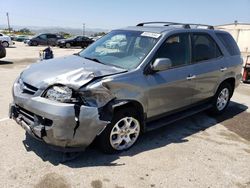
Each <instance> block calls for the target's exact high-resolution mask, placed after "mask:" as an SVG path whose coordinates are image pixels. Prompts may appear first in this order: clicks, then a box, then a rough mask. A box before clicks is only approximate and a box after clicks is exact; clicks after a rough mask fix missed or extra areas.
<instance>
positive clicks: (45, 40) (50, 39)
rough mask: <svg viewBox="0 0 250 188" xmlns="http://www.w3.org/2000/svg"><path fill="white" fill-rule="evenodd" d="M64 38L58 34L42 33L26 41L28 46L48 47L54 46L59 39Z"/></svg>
mask: <svg viewBox="0 0 250 188" xmlns="http://www.w3.org/2000/svg"><path fill="white" fill-rule="evenodd" d="M63 38H64V37H63V36H61V35H58V34H51V33H43V34H39V35H36V36H34V37H32V38H31V39H30V40H28V41H27V44H28V45H29V46H38V45H48V46H56V44H57V41H58V40H59V39H63Z"/></svg>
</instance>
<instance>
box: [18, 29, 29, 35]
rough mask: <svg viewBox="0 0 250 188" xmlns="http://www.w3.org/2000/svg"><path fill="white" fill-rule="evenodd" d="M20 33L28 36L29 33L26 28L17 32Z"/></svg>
mask: <svg viewBox="0 0 250 188" xmlns="http://www.w3.org/2000/svg"><path fill="white" fill-rule="evenodd" d="M19 32H20V33H24V34H29V33H31V31H30V30H29V29H28V28H22V29H20V30H19Z"/></svg>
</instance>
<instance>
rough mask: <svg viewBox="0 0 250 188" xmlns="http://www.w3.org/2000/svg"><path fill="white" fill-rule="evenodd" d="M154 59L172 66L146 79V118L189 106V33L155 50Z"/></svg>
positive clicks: (191, 71) (191, 89)
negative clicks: (169, 61)
mask: <svg viewBox="0 0 250 188" xmlns="http://www.w3.org/2000/svg"><path fill="white" fill-rule="evenodd" d="M156 58H169V59H170V60H171V62H172V66H171V68H170V69H168V70H165V71H160V72H156V73H153V74H150V75H147V76H146V80H147V83H148V87H149V90H148V112H147V115H148V118H150V117H154V116H158V115H163V114H165V113H168V112H171V111H173V110H178V109H181V108H183V107H186V106H188V105H190V104H191V101H192V97H193V93H194V89H195V84H194V80H193V79H192V78H193V77H192V74H193V66H192V65H190V60H191V56H190V36H189V34H188V33H182V34H178V35H173V36H170V37H169V38H168V39H167V40H166V41H165V42H164V44H163V45H162V46H161V47H160V49H159V50H158V52H157V54H156V57H155V58H154V59H156Z"/></svg>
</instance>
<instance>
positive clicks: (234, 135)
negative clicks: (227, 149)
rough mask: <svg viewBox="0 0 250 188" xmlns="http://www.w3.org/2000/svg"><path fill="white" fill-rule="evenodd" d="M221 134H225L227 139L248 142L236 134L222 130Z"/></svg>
mask: <svg viewBox="0 0 250 188" xmlns="http://www.w3.org/2000/svg"><path fill="white" fill-rule="evenodd" d="M219 134H220V135H221V136H224V137H225V138H226V139H227V140H231V141H236V142H244V143H246V144H247V141H245V140H244V139H242V138H241V137H239V136H237V135H236V134H233V133H226V132H220V133H219Z"/></svg>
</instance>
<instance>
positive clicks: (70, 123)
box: [9, 84, 109, 151]
mask: <svg viewBox="0 0 250 188" xmlns="http://www.w3.org/2000/svg"><path fill="white" fill-rule="evenodd" d="M37 93H39V90H38V91H37ZM13 98H14V101H13V103H12V104H10V113H9V114H10V118H12V119H14V120H15V121H16V122H17V123H18V124H19V125H21V126H22V127H23V128H24V129H25V130H26V131H27V132H28V133H29V134H30V135H31V136H33V137H34V138H36V139H39V140H42V141H44V142H45V143H47V144H49V145H52V146H56V147H57V148H60V149H62V150H66V151H70V150H74V151H75V150H84V149H85V148H86V147H87V146H88V145H90V144H91V143H92V142H93V140H94V139H95V137H96V136H97V135H98V134H100V133H101V131H102V130H103V129H104V128H105V127H106V125H107V124H108V123H109V122H107V121H102V120H100V119H99V111H98V109H97V108H95V107H89V106H83V105H82V106H76V105H74V104H66V103H60V102H55V101H51V100H49V99H45V98H43V97H40V96H36V94H34V96H30V95H29V94H25V93H22V92H21V90H20V87H19V85H18V84H14V87H13Z"/></svg>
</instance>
